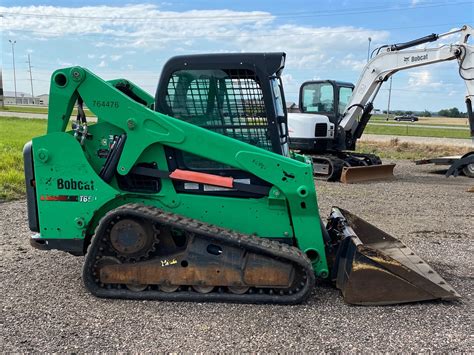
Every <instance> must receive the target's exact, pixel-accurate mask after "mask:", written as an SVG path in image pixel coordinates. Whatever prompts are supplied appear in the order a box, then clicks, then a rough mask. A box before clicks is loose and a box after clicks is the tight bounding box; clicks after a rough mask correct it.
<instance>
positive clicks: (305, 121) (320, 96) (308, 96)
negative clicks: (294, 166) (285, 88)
mask: <svg viewBox="0 0 474 355" xmlns="http://www.w3.org/2000/svg"><path fill="white" fill-rule="evenodd" d="M473 35H474V30H473V28H472V27H471V26H468V25H465V26H463V27H462V28H460V29H456V30H452V31H449V32H446V33H442V34H435V33H433V34H431V35H428V36H425V37H422V38H418V39H415V40H412V41H409V42H405V43H398V44H392V45H384V46H381V47H379V48H376V49H375V50H374V51H373V52H372V54H374V55H373V58H371V59H370V60H369V62H368V63H367V64H366V66H365V67H364V68H363V70H362V73H361V75H360V78H359V80H358V82H357V84H356V85H355V86H354V85H353V84H351V83H346V82H340V81H335V80H312V81H307V82H305V83H303V84H302V85H301V87H300V95H299V110H300V112H298V113H289V115H288V126H289V136H290V148H291V149H295V150H299V151H300V152H301V153H304V154H310V155H311V156H312V159H313V168H314V175H315V176H316V177H319V178H324V179H326V180H328V181H339V180H340V181H342V182H358V181H365V180H374V179H381V178H387V177H391V176H393V168H394V166H395V165H394V164H382V160H381V159H380V158H379V157H378V156H377V155H374V154H366V153H356V152H354V150H355V149H356V143H357V140H358V139H359V138H360V137H361V136H362V133H363V132H364V130H365V127H366V126H367V123H368V122H369V120H370V118H371V115H372V114H371V112H372V110H373V108H374V106H373V102H374V100H375V98H376V97H377V94H378V93H379V90H380V88H381V87H382V84H383V83H384V82H385V81H387V80H388V79H389V78H390V77H391V76H392V75H394V74H395V73H397V72H399V71H402V70H407V69H411V68H416V67H421V66H428V65H432V64H436V63H440V62H446V61H452V60H456V61H457V62H458V73H459V76H460V77H461V78H462V79H463V80H464V83H465V84H466V88H467V95H466V98H465V101H466V106H467V112H468V118H469V125H470V134H471V137H473V139H474V115H473V113H472V101H473V100H474V48H473V47H472V45H471V44H469V43H468V41H469V39H470V37H471V36H473ZM449 36H451V37H453V36H459V37H458V41H454V42H452V43H450V44H441V45H439V46H438V47H434V48H415V49H410V48H413V47H417V46H420V45H423V44H425V43H430V42H436V41H438V40H441V39H446V38H447V37H449ZM426 163H435V164H448V165H451V166H450V168H449V169H448V173H447V176H450V175H454V176H457V175H459V174H464V175H466V176H470V177H472V176H474V151H472V152H469V153H467V154H465V155H464V156H462V157H461V156H459V157H443V158H435V159H424V160H420V161H418V162H417V164H426Z"/></svg>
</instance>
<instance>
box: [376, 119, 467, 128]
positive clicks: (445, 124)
mask: <svg viewBox="0 0 474 355" xmlns="http://www.w3.org/2000/svg"><path fill="white" fill-rule="evenodd" d="M371 123H383V124H387V125H401V124H402V125H407V126H408V127H420V126H421V127H423V126H440V127H447V128H450V127H459V128H464V129H466V130H469V126H468V125H467V124H466V125H452V124H448V123H436V121H428V122H427V121H418V122H413V123H412V122H406V121H405V122H403V121H402V122H397V121H394V120H392V121H385V120H370V121H369V123H368V124H369V126H370V124H371Z"/></svg>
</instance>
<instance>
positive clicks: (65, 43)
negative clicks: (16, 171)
mask: <svg viewBox="0 0 474 355" xmlns="http://www.w3.org/2000/svg"><path fill="white" fill-rule="evenodd" d="M0 14H2V15H3V18H0V24H1V28H2V38H1V46H2V57H1V60H2V63H1V64H2V70H3V80H4V90H6V91H13V65H12V53H11V46H10V43H9V42H8V40H9V39H11V40H16V41H17V43H16V44H15V56H16V60H15V63H16V72H17V89H18V91H22V92H26V93H30V92H31V89H30V82H29V74H28V72H27V69H28V67H27V64H26V60H27V55H28V54H30V56H31V62H32V66H33V70H32V72H33V79H34V81H33V83H34V91H35V94H41V93H47V92H48V90H49V77H50V75H51V73H52V72H53V71H54V70H55V69H58V68H60V67H65V66H72V65H81V66H84V67H87V68H89V69H90V70H92V71H94V72H96V73H97V74H99V75H100V76H102V77H103V78H104V79H112V78H116V77H125V78H128V79H130V80H132V81H134V82H135V83H136V84H138V85H140V86H142V87H143V88H144V89H145V90H147V91H149V92H150V93H153V92H154V91H155V88H156V85H157V83H158V78H159V74H160V70H161V67H162V66H163V64H164V63H165V62H166V60H167V59H168V58H170V57H171V56H174V55H181V54H187V53H189V54H191V53H205V52H241V51H284V52H286V53H287V65H286V68H285V71H284V84H285V92H286V96H287V100H288V101H296V100H297V92H298V87H299V85H300V84H301V83H302V82H303V81H305V80H310V79H338V80H344V81H352V82H356V81H357V79H358V77H359V75H360V73H361V69H362V68H363V66H364V64H365V63H366V60H367V50H368V37H371V38H372V42H371V48H372V49H373V48H375V47H376V46H379V45H382V44H387V43H395V42H404V41H408V40H411V39H414V38H417V37H421V36H425V35H427V34H430V33H433V32H434V33H442V32H447V31H449V30H451V29H453V28H456V27H460V26H461V25H463V24H470V25H473V24H474V2H473V1H463V0H451V1H445V0H433V1H428V0H399V1H383V0H380V1H375V0H372V1H330V0H324V1H314V0H313V1H302V0H293V1H276V0H273V1H269V0H264V1H257V0H254V1H248V0H241V1H224V0H221V1H204V0H194V1H172V0H168V1H166V2H143V1H117V0H114V1H105V2H101V3H100V4H99V3H97V2H96V1H88V0H86V1H78V0H70V1H43V2H41V3H39V2H38V1H34V2H33V1H21V0H14V1H12V0H3V1H2V6H0ZM387 89H388V85H387V84H385V85H384V87H383V88H382V90H381V92H380V94H379V95H378V97H377V100H376V102H375V106H376V107H377V108H381V109H385V108H386V105H387ZM464 94H465V86H464V83H463V81H462V80H461V79H460V78H459V76H458V73H457V64H456V63H454V62H450V63H443V64H439V65H434V66H429V67H419V68H415V69H411V70H409V71H405V72H400V73H397V74H396V75H395V76H394V77H393V92H392V104H391V107H392V108H393V109H406V110H408V109H411V110H423V109H428V110H432V111H437V110H439V109H441V108H447V107H458V108H459V109H461V110H462V111H465V107H464Z"/></svg>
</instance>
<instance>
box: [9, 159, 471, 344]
mask: <svg viewBox="0 0 474 355" xmlns="http://www.w3.org/2000/svg"><path fill="white" fill-rule="evenodd" d="M397 163H398V166H397V168H396V169H395V174H396V178H395V179H394V180H391V181H385V182H373V183H370V184H369V183H365V184H357V185H342V184H331V183H325V182H319V183H317V186H318V192H319V204H320V208H321V212H322V214H323V215H327V214H328V212H329V209H330V206H331V205H333V204H334V205H338V206H341V207H344V208H346V209H348V210H350V211H352V212H354V213H356V214H358V215H360V216H361V217H363V218H365V219H367V220H369V221H370V222H372V223H374V224H376V225H377V226H379V227H382V228H383V229H384V230H386V231H387V232H388V233H390V234H392V235H394V236H396V237H398V238H400V239H401V240H403V241H404V242H405V243H406V244H407V245H408V246H410V247H411V248H412V249H414V250H415V251H417V253H418V255H420V256H421V257H422V258H423V259H425V261H427V262H428V263H429V264H430V265H431V266H432V267H434V268H435V269H436V270H437V271H438V272H439V273H440V274H441V275H442V276H443V277H444V278H445V279H446V280H447V281H448V282H449V283H451V285H452V286H453V287H454V288H455V289H456V290H457V291H458V292H459V293H460V294H461V295H462V296H463V299H462V300H461V301H459V302H428V303H416V304H409V305H399V306H388V307H356V306H349V305H347V304H344V302H343V300H342V298H341V296H340V294H339V291H337V290H335V289H333V288H331V287H327V286H319V287H317V288H315V291H314V293H313V295H312V296H311V297H310V299H309V301H307V302H306V303H304V304H302V305H298V306H271V305H239V304H203V303H166V302H156V301H150V302H143V301H123V300H103V299H97V298H94V297H93V296H91V295H90V294H88V293H87V292H86V291H85V289H84V288H83V286H82V283H81V278H80V272H81V265H82V262H83V258H82V257H73V256H70V255H68V254H66V253H62V252H57V251H52V252H41V251H37V250H34V249H32V248H31V247H30V246H29V244H28V237H29V236H30V232H29V230H28V227H27V222H26V211H25V202H24V201H16V202H10V203H4V204H0V243H1V249H0V250H1V259H0V260H1V262H0V276H1V279H0V282H1V286H2V293H3V297H2V298H1V308H2V313H1V318H0V319H1V320H0V322H1V330H0V336H1V338H0V344H1V345H0V351H1V352H33V351H34V352H37V351H45V352H77V351H80V352H92V351H98V352H99V351H100V352H102V351H108V352H112V351H113V352H115V351H134V352H158V351H193V352H194V351H195V352H203V351H206V352H207V351H213V352H223V351H226V352H228V351H235V350H238V351H247V352H249V351H261V352H276V351H278V352H283V351H305V352H309V351H311V352H313V351H331V352H348V351H354V352H365V351H391V352H399V351H407V352H408V351H410V352H420V351H439V352H454V351H455V352H472V351H474V344H473V343H474V342H473V328H472V324H473V318H472V314H473V282H472V279H473V277H472V275H473V266H472V255H473V247H472V238H473V236H474V233H473V223H472V221H473V220H474V218H473V217H474V210H473V201H474V199H473V198H474V194H472V193H469V192H466V190H467V188H468V187H469V186H472V185H473V181H472V180H470V179H468V178H465V177H458V178H450V179H445V178H444V176H443V175H441V174H439V173H435V170H436V168H433V167H430V166H415V165H414V164H413V163H410V162H403V161H399V162H397Z"/></svg>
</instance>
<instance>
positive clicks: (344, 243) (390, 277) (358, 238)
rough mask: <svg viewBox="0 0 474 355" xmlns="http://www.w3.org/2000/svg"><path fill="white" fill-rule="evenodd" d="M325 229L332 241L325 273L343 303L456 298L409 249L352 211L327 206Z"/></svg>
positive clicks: (441, 279) (449, 287) (448, 286)
mask: <svg viewBox="0 0 474 355" xmlns="http://www.w3.org/2000/svg"><path fill="white" fill-rule="evenodd" d="M327 230H328V233H329V235H330V237H331V239H332V241H333V244H332V247H329V248H328V249H329V250H331V249H332V250H333V251H334V252H333V253H332V261H333V263H334V264H333V268H332V271H331V277H332V279H333V281H335V283H336V287H337V288H339V289H340V290H341V291H342V294H343V296H344V300H345V301H346V302H347V303H350V304H358V305H385V304H396V303H407V302H417V301H426V300H434V299H442V300H453V299H457V298H460V297H461V296H460V295H459V294H458V293H457V292H456V291H455V290H454V289H453V288H452V287H451V286H450V285H448V283H447V282H446V281H445V280H443V278H442V277H441V276H440V275H439V274H438V273H436V272H435V271H434V270H433V269H432V268H431V267H430V266H429V265H428V264H427V263H426V262H424V261H423V260H422V259H421V258H420V257H419V256H417V255H416V254H415V253H414V252H413V251H412V250H411V249H410V248H408V247H407V246H405V245H404V244H403V243H402V242H400V241H399V240H398V239H396V238H394V237H392V236H390V235H388V234H387V233H385V232H383V231H382V230H380V229H378V228H376V227H375V226H373V225H371V224H370V223H368V222H366V221H364V220H362V219H361V218H359V217H357V216H355V215H353V214H352V213H350V212H348V211H345V210H343V209H339V208H337V207H333V209H332V212H331V215H330V217H329V222H328V224H327ZM335 238H338V240H337V242H336V240H335ZM329 256H330V257H331V252H330V253H329Z"/></svg>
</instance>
